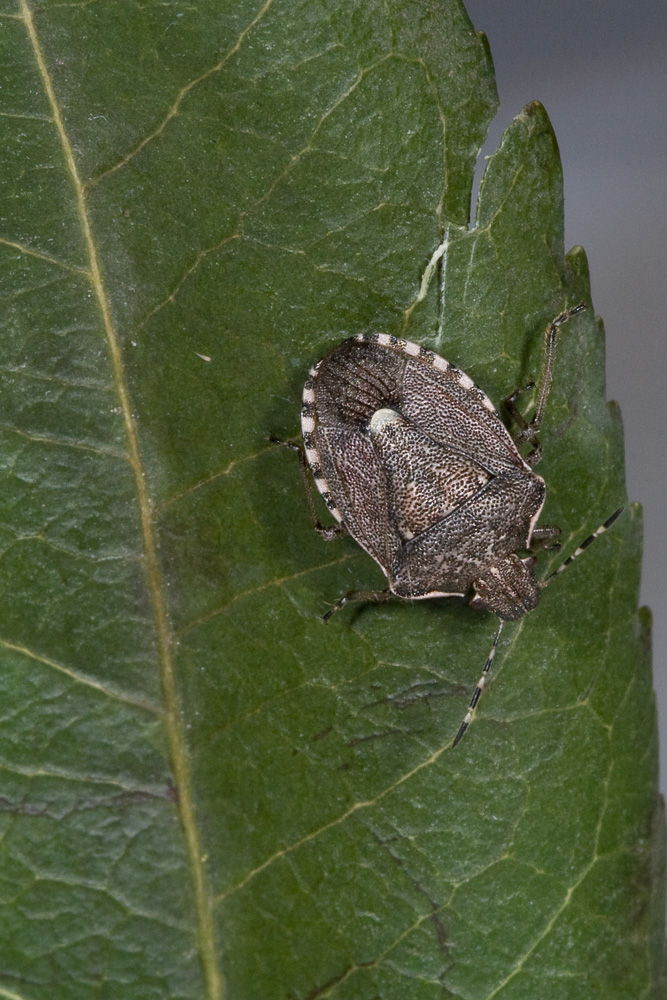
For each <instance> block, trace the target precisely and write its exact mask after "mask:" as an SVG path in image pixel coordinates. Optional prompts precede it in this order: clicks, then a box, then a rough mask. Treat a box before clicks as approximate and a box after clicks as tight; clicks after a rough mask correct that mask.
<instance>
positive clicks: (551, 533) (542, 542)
mask: <svg viewBox="0 0 667 1000" xmlns="http://www.w3.org/2000/svg"><path fill="white" fill-rule="evenodd" d="M559 535H560V528H559V527H558V525H557V524H542V525H540V527H539V528H534V529H533V534H532V537H531V539H530V551H531V552H537V551H539V550H542V549H559V548H560V542H558V541H556V539H557V538H558V536H559Z"/></svg>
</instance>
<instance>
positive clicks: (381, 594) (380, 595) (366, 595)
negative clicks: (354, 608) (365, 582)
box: [322, 590, 393, 622]
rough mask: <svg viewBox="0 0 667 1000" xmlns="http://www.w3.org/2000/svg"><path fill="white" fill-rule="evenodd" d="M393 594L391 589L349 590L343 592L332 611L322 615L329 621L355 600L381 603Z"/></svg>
mask: <svg viewBox="0 0 667 1000" xmlns="http://www.w3.org/2000/svg"><path fill="white" fill-rule="evenodd" d="M392 596H393V595H392V592H391V591H390V590H349V591H348V592H347V594H343V596H342V597H341V599H340V600H339V601H336V603H335V604H334V606H333V608H331V610H330V611H327V613H326V614H325V615H322V619H323V620H324V621H325V622H328V621H329V619H330V618H331V616H332V615H335V613H336V612H337V611H340V609H341V608H344V607H345V605H346V604H351V603H352V602H353V601H372V602H373V603H374V604H379V603H380V602H381V601H388V600H389V599H390V598H391V597H392Z"/></svg>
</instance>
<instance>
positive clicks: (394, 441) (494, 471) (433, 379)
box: [301, 303, 620, 743]
mask: <svg viewBox="0 0 667 1000" xmlns="http://www.w3.org/2000/svg"><path fill="white" fill-rule="evenodd" d="M584 308H585V307H584V305H583V303H580V304H579V305H577V306H575V308H574V309H571V310H569V311H566V312H563V313H561V314H560V315H559V316H558V317H556V319H555V320H553V321H552V322H551V323H550V324H549V325H548V326H547V330H546V337H545V361H544V368H543V373H542V379H541V382H540V386H539V389H538V396H537V404H536V410H535V416H534V418H533V420H532V422H531V423H527V422H526V421H525V420H524V419H523V417H522V416H521V414H520V413H519V411H518V409H517V407H516V405H515V402H516V397H517V395H518V393H514V395H513V396H511V397H510V398H509V400H507V401H506V404H507V407H508V410H509V412H510V413H511V415H512V416H513V417H514V419H515V420H516V422H517V423H518V425H519V428H520V431H519V435H518V437H517V441H516V442H515V441H514V440H513V439H512V437H511V436H510V434H509V432H508V431H507V429H506V428H505V425H504V424H503V423H502V421H501V420H500V418H499V417H498V415H497V413H496V410H495V408H494V406H493V404H492V403H491V401H490V400H489V398H488V397H487V396H486V395H485V394H484V393H483V392H482V391H481V390H480V389H478V388H477V386H475V384H474V383H473V381H472V379H470V378H469V377H468V376H467V375H465V374H464V373H463V372H462V371H460V370H459V369H458V368H456V367H454V366H453V365H451V364H450V363H449V362H448V361H445V359H444V358H441V357H439V356H438V355H436V354H434V353H433V352H432V351H428V350H425V349H424V348H422V347H420V346H419V345H417V344H414V343H412V342H410V341H405V340H401V339H398V338H396V337H392V336H389V335H387V334H382V333H371V334H359V335H358V336H356V337H353V338H351V339H349V340H346V341H343V343H342V344H339V345H338V346H337V347H335V348H333V350H331V351H330V352H329V353H328V354H326V355H325V356H324V358H322V360H321V361H320V362H319V363H318V364H317V365H316V366H315V367H314V368H313V369H312V370H311V372H310V378H309V380H308V381H307V382H306V384H305V387H304V392H303V408H302V417H301V425H302V431H303V439H304V446H305V459H306V460H307V462H308V465H309V466H310V470H311V472H312V475H313V478H314V480H315V483H316V485H317V487H318V489H319V491H320V493H321V494H322V496H323V498H324V500H325V502H326V504H327V506H328V508H329V510H330V511H331V513H332V514H333V516H334V518H335V519H336V521H337V522H338V526H336V527H334V528H322V526H320V525H317V527H318V529H319V530H320V532H321V533H322V534H323V535H324V536H325V537H327V538H331V537H335V536H336V534H340V533H343V532H348V533H349V534H350V535H351V536H352V537H353V538H354V539H355V540H356V541H357V542H358V543H359V544H360V545H361V546H362V548H364V549H365V550H366V551H367V552H368V553H369V555H371V556H372V557H373V559H375V561H376V562H377V563H379V565H380V566H381V568H382V570H383V571H384V573H385V575H386V577H387V580H388V584H389V587H388V590H387V591H381V592H365V591H359V592H356V591H355V592H352V593H350V594H347V595H345V596H344V597H343V598H341V600H340V601H339V602H338V604H337V605H336V606H335V607H334V608H333V609H332V611H330V612H329V613H328V615H326V616H325V617H326V618H328V617H330V615H331V614H332V613H333V612H334V611H335V610H337V609H338V608H340V607H342V606H343V605H344V604H345V603H347V602H348V601H349V600H360V599H367V600H368V599H370V600H383V599H385V598H386V597H388V596H391V595H392V594H393V595H395V596H397V597H400V598H403V599H405V600H415V599H422V598H429V597H450V596H464V595H465V594H466V593H467V592H468V591H470V590H472V591H473V593H474V596H473V597H472V600H471V602H470V603H471V605H472V606H474V607H476V608H484V609H487V610H489V611H492V612H494V613H495V614H496V615H498V616H499V617H500V619H501V623H500V625H501V626H502V621H503V620H510V621H515V620H517V619H520V618H522V617H523V616H524V615H525V614H527V613H528V612H529V611H532V610H533V609H534V608H535V607H536V606H537V604H538V602H539V599H540V588H541V586H544V585H545V583H544V582H543V583H542V584H540V583H539V582H538V580H537V579H536V577H535V572H534V567H535V564H536V559H535V556H534V555H532V554H529V555H520V553H525V552H530V550H531V549H532V548H533V547H534V546H535V545H536V543H544V542H548V541H549V540H550V539H551V540H553V539H554V538H555V537H556V536H557V535H558V534H559V529H558V528H556V527H554V526H545V527H537V520H538V518H539V516H540V513H541V511H542V507H543V504H544V499H545V484H544V480H543V479H542V478H541V477H540V476H538V475H537V474H536V473H535V472H533V470H532V465H534V464H535V463H536V462H537V461H539V458H540V457H541V451H540V446H539V442H538V439H537V430H538V428H539V425H540V422H541V419H542V415H543V413H544V408H545V404H546V399H547V396H548V393H549V388H550V385H551V377H552V365H553V357H554V349H555V343H556V337H557V332H558V329H559V327H560V326H561V325H562V324H563V323H565V322H566V321H567V320H568V319H570V318H571V317H572V316H573V315H575V314H576V313H578V312H581V311H582V310H583V309H584ZM528 388H532V385H531V386H529V387H528ZM522 442H528V443H529V444H530V445H531V450H530V452H529V454H528V455H527V456H526V457H525V458H523V457H522V456H521V454H520V452H519V450H518V447H517V443H518V444H521V443H522ZM304 464H305V463H304ZM311 511H313V512H314V506H313V504H312V498H311ZM619 513H620V510H619V511H617V512H615V514H614V515H612V517H611V518H610V519H609V520H608V522H606V523H605V525H604V526H603V528H604V527H607V526H608V525H609V524H610V523H611V522H612V520H614V519H615V517H617V516H618V514H619ZM599 530H600V529H599ZM598 533H599V532H598ZM588 541H589V540H588V539H587V540H586V542H585V543H584V544H583V545H582V546H581V547H580V548H581V549H583V548H584V547H585V546H586V545H587V544H588ZM577 551H580V550H577ZM571 558H572V557H571ZM569 561H571V559H570V560H569ZM499 635H500V628H499V631H498V633H497V635H496V638H495V640H494V645H493V649H492V651H491V654H490V656H489V658H488V660H487V663H486V664H485V667H484V671H483V674H482V678H481V679H480V682H479V683H478V685H477V688H476V689H475V693H474V695H473V700H472V702H471V707H470V711H469V712H468V715H467V716H466V719H465V720H464V723H463V725H462V727H461V729H460V730H459V734H458V736H457V739H456V741H455V743H456V742H458V740H459V739H460V738H461V736H462V735H463V732H464V731H465V728H466V727H467V725H468V722H469V721H470V717H471V714H472V710H473V709H474V706H475V704H476V702H477V700H478V698H479V696H480V694H481V691H482V688H483V686H484V681H485V677H486V673H487V672H488V669H489V667H490V664H491V660H492V658H493V653H494V652H495V648H496V645H497V642H498V638H499Z"/></svg>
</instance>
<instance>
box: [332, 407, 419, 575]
mask: <svg viewBox="0 0 667 1000" xmlns="http://www.w3.org/2000/svg"><path fill="white" fill-rule="evenodd" d="M318 451H319V454H320V461H321V463H322V471H323V473H324V475H325V476H326V481H327V483H328V485H329V489H330V491H331V493H332V495H333V497H334V498H335V501H336V506H337V507H338V510H339V511H340V513H341V515H342V518H343V522H344V524H345V526H346V527H347V529H348V531H349V532H350V534H351V535H352V537H353V538H354V539H356V541H357V542H358V543H359V544H360V545H361V546H362V547H363V548H364V549H365V550H366V551H367V552H368V554H369V555H371V556H372V557H373V559H375V560H376V561H377V562H378V563H379V564H380V566H381V567H382V569H383V570H384V571H385V573H386V572H387V569H388V567H389V566H391V564H392V562H393V561H394V559H395V558H396V554H397V552H398V549H399V548H400V545H401V539H400V538H399V536H398V534H397V533H396V530H395V528H394V527H393V525H392V524H391V522H390V519H389V512H388V499H387V481H386V476H385V472H384V469H383V467H382V465H381V463H380V461H379V459H378V456H377V454H376V452H375V449H374V448H373V444H372V442H371V441H370V439H369V438H368V437H366V436H365V435H363V434H362V433H361V432H360V431H358V430H355V429H351V428H336V427H320V428H319V429H318Z"/></svg>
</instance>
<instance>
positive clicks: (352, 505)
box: [302, 334, 545, 619]
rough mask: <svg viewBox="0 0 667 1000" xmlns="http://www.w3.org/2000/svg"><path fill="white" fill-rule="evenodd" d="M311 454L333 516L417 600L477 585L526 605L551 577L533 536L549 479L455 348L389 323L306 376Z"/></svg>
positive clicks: (499, 600)
mask: <svg viewBox="0 0 667 1000" xmlns="http://www.w3.org/2000/svg"><path fill="white" fill-rule="evenodd" d="M302 427H303V434H304V440H305V443H306V457H307V458H308V461H309V463H310V467H311V469H312V471H313V475H314V477H315V482H316V484H317V486H318V488H319V489H320V492H321V493H322V494H323V496H324V499H325V501H326V502H327V505H328V506H329V509H330V510H331V512H332V514H333V515H334V517H335V518H336V519H337V520H338V521H340V522H341V523H342V524H344V525H345V527H346V528H347V530H348V531H349V533H350V534H351V535H352V537H353V538H354V539H356V541H357V542H359V544H360V545H361V546H362V547H363V548H364V549H365V550H366V551H367V552H368V553H369V555H371V556H372V557H373V558H374V559H375V560H376V562H378V563H379V564H380V566H381V567H382V569H383V570H384V572H385V574H386V576H387V579H388V581H389V589H390V591H391V593H393V594H395V595H396V596H397V597H403V598H407V599H409V600H414V599H415V598H425V597H449V596H454V595H458V596H463V595H464V594H465V593H466V592H467V591H468V590H469V588H470V587H472V588H473V589H474V590H475V592H476V597H475V598H474V599H473V600H474V603H475V606H476V607H480V608H481V607H484V608H488V609H489V610H490V611H494V612H495V613H496V614H498V615H500V616H501V617H502V618H508V619H517V618H521V617H522V616H523V615H524V614H526V613H527V612H528V611H530V610H532V609H533V608H534V607H536V605H537V603H538V601H539V587H538V586H537V583H536V580H535V576H534V573H533V570H532V566H533V561H532V560H531V558H530V557H529V558H528V559H521V558H520V557H519V556H518V555H517V554H516V553H517V551H518V550H523V549H529V548H530V543H531V537H532V534H533V529H534V527H535V522H536V521H537V518H538V517H539V515H540V511H541V510H542V505H543V503H544V497H545V487H544V480H543V479H542V478H541V477H540V476H537V475H536V474H535V473H534V472H533V471H532V470H531V469H530V467H529V466H528V465H527V463H526V462H525V461H524V460H523V459H522V457H521V455H520V454H519V452H518V450H517V447H516V445H515V444H514V442H513V440H512V438H511V437H510V435H509V433H508V432H507V430H506V429H505V427H504V425H503V424H502V423H501V421H500V419H499V418H498V416H497V414H496V412H495V409H494V407H493V405H492V403H491V402H490V400H489V399H488V397H487V396H485V395H484V393H483V392H481V391H480V390H479V389H477V388H476V386H475V385H474V384H473V382H472V380H471V379H469V378H468V376H467V375H464V374H463V372H461V371H459V370H458V369H457V368H454V367H453V366H451V365H450V364H449V363H448V362H447V361H445V360H444V359H443V358H440V357H438V356H437V355H435V354H432V353H431V352H430V351H424V350H423V349H422V348H420V347H418V346H417V345H416V344H412V343H410V342H406V341H401V340H396V339H395V338H391V337H388V336H386V335H385V334H375V335H373V334H371V335H370V336H365V335H362V336H360V337H356V338H353V339H352V340H347V341H345V342H344V343H342V344H341V345H340V346H339V347H336V348H335V349H334V350H333V351H331V352H330V353H329V354H327V355H326V356H325V357H324V358H323V359H322V361H320V363H319V365H317V367H316V368H315V369H314V370H313V378H312V381H311V382H308V383H306V389H305V391H304V408H303V415H302Z"/></svg>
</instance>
